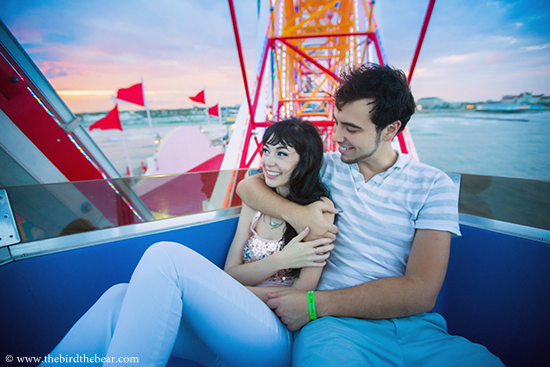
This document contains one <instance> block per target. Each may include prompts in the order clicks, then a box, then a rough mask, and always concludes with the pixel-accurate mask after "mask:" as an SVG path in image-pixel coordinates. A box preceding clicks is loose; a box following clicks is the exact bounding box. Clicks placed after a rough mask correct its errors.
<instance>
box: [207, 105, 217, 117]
mask: <svg viewBox="0 0 550 367" xmlns="http://www.w3.org/2000/svg"><path fill="white" fill-rule="evenodd" d="M218 105H219V103H218V104H216V105H215V106H214V107H210V108H209V109H208V114H209V115H213V116H219V115H220V109H219V108H218Z"/></svg>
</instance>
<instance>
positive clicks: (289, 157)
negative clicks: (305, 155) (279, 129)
mask: <svg viewBox="0 0 550 367" xmlns="http://www.w3.org/2000/svg"><path fill="white" fill-rule="evenodd" d="M299 161H300V155H299V154H298V153H296V150H294V148H292V147H290V146H284V145H283V144H281V143H279V144H277V145H271V144H264V145H263V147H262V167H263V171H264V177H265V183H266V185H267V186H269V187H272V188H274V189H276V191H277V193H278V194H279V195H282V196H287V195H288V193H289V183H290V175H291V174H292V171H294V168H295V167H296V165H297V164H298V162H299Z"/></svg>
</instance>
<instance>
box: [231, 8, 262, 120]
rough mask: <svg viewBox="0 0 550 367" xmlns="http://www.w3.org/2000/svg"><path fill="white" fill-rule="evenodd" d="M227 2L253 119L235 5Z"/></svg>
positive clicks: (251, 118)
mask: <svg viewBox="0 0 550 367" xmlns="http://www.w3.org/2000/svg"><path fill="white" fill-rule="evenodd" d="M227 1H228V2H229V11H230V12H231V22H232V23H233V32H234V33H235V42H236V43H237V51H238V53H239V62H240V64H241V72H242V74H243V81H244V90H245V92H246V100H247V101H248V108H249V110H250V121H254V114H255V113H256V111H255V110H254V109H253V105H252V103H251V99H250V91H249V90H248V79H247V78H246V69H245V67H244V58H243V50H242V47H241V38H240V37H239V28H238V26H237V16H236V15H235V6H234V5H233V0H227Z"/></svg>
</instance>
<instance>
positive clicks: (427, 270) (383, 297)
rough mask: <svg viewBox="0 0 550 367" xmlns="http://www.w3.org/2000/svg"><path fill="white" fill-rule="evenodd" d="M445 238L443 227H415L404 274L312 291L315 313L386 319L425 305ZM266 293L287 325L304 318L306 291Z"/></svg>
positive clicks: (440, 274) (436, 287)
mask: <svg viewBox="0 0 550 367" xmlns="http://www.w3.org/2000/svg"><path fill="white" fill-rule="evenodd" d="M450 241H451V234H450V233H449V232H443V231H435V230H427V229H418V230H417V231H416V234H415V238H414V241H413V245H412V248H411V253H410V256H409V261H408V264H407V270H406V272H405V275H404V276H401V277H391V278H383V279H378V280H374V281H371V282H367V283H363V284H360V285H357V286H355V287H350V288H344V289H339V290H333V291H318V292H315V308H316V311H317V316H318V317H322V316H340V317H355V318H362V319H388V318H394V317H405V316H410V315H414V314H418V313H422V312H427V311H430V310H431V309H432V308H433V307H434V305H435V301H436V300H437V296H438V294H439V291H440V290H441V286H442V285H443V281H444V279H445V273H446V271H447V263H448V260H449V250H450ZM268 296H269V297H270V298H271V299H270V300H269V301H268V303H267V304H268V306H269V307H271V308H272V309H273V310H274V311H275V312H276V313H277V315H278V316H279V317H280V318H281V321H283V323H285V324H286V325H287V326H288V328H289V330H298V329H300V328H301V327H302V326H304V325H305V324H306V323H308V322H309V313H308V306H307V295H306V293H304V292H293V291H282V292H276V293H274V294H271V295H268Z"/></svg>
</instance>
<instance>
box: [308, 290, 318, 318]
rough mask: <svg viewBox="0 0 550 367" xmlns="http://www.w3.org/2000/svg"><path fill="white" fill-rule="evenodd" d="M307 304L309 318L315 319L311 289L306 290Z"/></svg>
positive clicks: (313, 298) (315, 313) (313, 297)
mask: <svg viewBox="0 0 550 367" xmlns="http://www.w3.org/2000/svg"><path fill="white" fill-rule="evenodd" d="M307 306H308V308H309V318H310V320H317V312H315V295H314V292H313V291H309V292H307Z"/></svg>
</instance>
